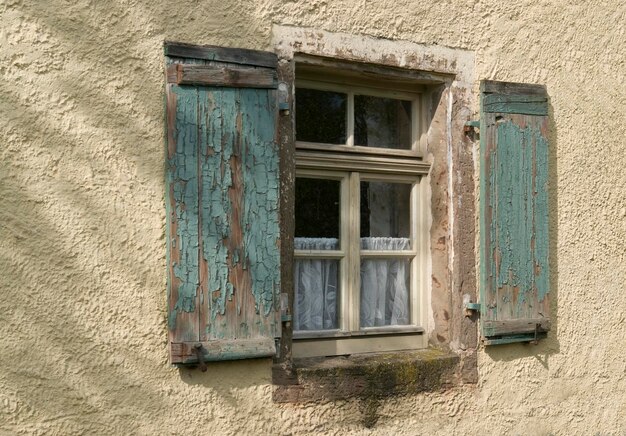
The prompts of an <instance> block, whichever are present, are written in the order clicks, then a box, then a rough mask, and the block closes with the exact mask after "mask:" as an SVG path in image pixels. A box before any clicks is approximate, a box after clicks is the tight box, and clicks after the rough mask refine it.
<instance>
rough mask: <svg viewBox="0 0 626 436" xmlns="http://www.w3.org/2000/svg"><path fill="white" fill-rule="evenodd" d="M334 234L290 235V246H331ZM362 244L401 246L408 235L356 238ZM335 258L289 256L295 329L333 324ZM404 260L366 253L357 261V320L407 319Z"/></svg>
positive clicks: (398, 322)
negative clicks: (292, 269) (291, 259)
mask: <svg viewBox="0 0 626 436" xmlns="http://www.w3.org/2000/svg"><path fill="white" fill-rule="evenodd" d="M338 248H339V241H338V240H337V239H335V238H295V249H296V250H336V249H338ZM361 248H362V249H364V250H407V249H409V248H410V242H409V239H408V238H387V237H377V238H361ZM338 273H339V261H337V260H330V259H298V260H296V262H295V273H294V282H295V300H296V310H295V312H296V313H295V317H294V329H295V330H323V329H336V328H338V324H337V309H338V308H337V290H338V280H339V274H338ZM408 281H409V261H408V260H407V259H402V258H395V259H366V260H362V262H361V308H360V313H361V326H362V327H378V326H386V325H404V324H408V323H409V283H408Z"/></svg>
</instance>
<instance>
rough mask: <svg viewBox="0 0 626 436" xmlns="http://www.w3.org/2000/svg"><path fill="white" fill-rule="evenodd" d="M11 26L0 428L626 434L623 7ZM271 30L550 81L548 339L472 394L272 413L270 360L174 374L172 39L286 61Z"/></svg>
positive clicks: (362, 10)
mask: <svg viewBox="0 0 626 436" xmlns="http://www.w3.org/2000/svg"><path fill="white" fill-rule="evenodd" d="M0 20H1V21H0V22H2V26H1V27H0V74H1V76H2V79H3V80H2V81H1V82H0V95H1V98H0V138H1V140H0V141H1V142H0V143H1V147H0V166H1V169H0V271H2V275H1V278H0V348H1V349H2V352H1V353H0V432H2V433H6V434H15V433H18V434H19V433H23V434H64V435H66V434H180V433H186V434H200V433H207V432H208V433H210V434H307V433H310V434H314V433H315V434H345V433H353V434H436V433H439V434H450V433H467V434H477V433H486V434H502V433H510V434H529V433H531V434H547V433H554V434H590V433H595V432H600V433H602V434H623V433H624V432H625V431H626V361H625V359H624V358H623V356H624V354H625V352H626V344H625V343H624V337H625V336H626V293H625V292H624V289H623V286H624V283H626V266H624V265H625V264H624V260H625V259H624V255H625V248H624V247H625V245H624V240H625V239H626V198H625V196H624V193H623V190H624V186H625V185H626V172H624V171H623V168H624V165H626V155H625V154H624V153H623V150H624V147H625V146H626V140H625V139H624V138H626V127H624V120H625V119H626V93H625V92H624V83H625V81H626V65H625V62H626V49H625V45H624V41H625V40H626V5H624V3H623V2H616V1H613V0H605V1H598V0H590V1H586V2H582V1H580V2H566V1H564V0H561V1H553V2H547V1H541V2H537V1H529V0H527V1H521V0H519V1H511V2H506V3H504V2H496V1H493V0H490V1H488V0H458V1H454V2H451V1H447V2H408V1H407V2H397V1H389V0H376V1H368V2H365V1H333V2H330V1H325V0H307V1H289V2H280V1H278V0H256V1H254V2H235V1H210V0H194V1H191V0H189V1H181V2H176V6H175V7H174V6H173V3H172V2H165V1H151V2H147V1H143V2H141V1H137V0H107V1H97V2H96V1H89V0H74V1H69V0H68V1H63V0H49V1H32V0H6V1H4V2H3V3H2V4H0ZM272 23H279V24H283V25H296V26H307V27H313V28H318V29H324V30H328V31H337V32H348V33H360V34H368V35H372V36H376V37H384V38H391V39H402V40H407V41H413V42H418V43H424V44H437V45H441V46H449V47H459V48H463V49H468V50H472V51H475V53H476V62H477V65H476V76H477V78H478V79H481V78H488V79H494V80H510V81H519V82H535V83H544V84H546V85H547V88H548V93H549V95H550V97H551V101H550V113H551V117H552V118H551V120H552V122H553V128H552V131H551V134H550V140H551V141H552V143H553V144H556V147H553V148H552V151H551V156H550V171H551V173H550V179H551V183H552V185H551V186H552V188H551V193H550V196H551V197H550V204H551V214H552V215H551V217H552V222H551V228H550V232H551V235H552V239H551V241H550V250H551V253H552V277H551V286H552V292H553V296H554V297H553V313H555V314H556V316H555V320H556V323H555V324H556V325H555V327H554V330H553V332H552V333H551V334H550V337H549V339H548V340H546V341H544V342H542V343H541V344H540V345H539V346H536V347H534V346H523V345H510V346H503V347H498V348H494V349H493V350H487V351H484V350H483V351H482V352H481V353H480V354H479V359H478V360H479V362H478V365H479V377H480V380H479V384H478V386H477V387H463V388H457V389H454V390H449V391H446V392H443V393H432V394H425V395H419V396H414V397H404V398H395V399H391V400H385V401H382V402H380V403H377V404H369V403H368V404H361V403H359V402H358V401H348V402H339V403H329V404H325V405H315V406H314V405H303V406H290V405H280V406H278V405H275V404H273V403H272V402H271V400H270V398H271V390H272V387H271V384H270V377H271V375H270V365H271V363H270V361H269V360H259V361H253V362H237V363H221V364H215V365H212V366H211V368H210V370H209V371H208V372H207V373H205V374H200V373H199V372H191V371H188V370H177V369H174V368H171V367H170V366H169V365H168V363H167V347H166V344H165V340H166V337H167V335H166V324H165V318H166V316H165V309H166V301H165V239H164V238H165V228H164V227H165V224H164V223H165V215H164V199H163V193H164V176H163V166H164V151H163V148H164V146H163V144H164V138H163V131H164V127H163V123H164V119H163V117H164V111H163V95H164V79H163V61H164V59H163V51H162V43H163V40H164V39H170V40H180V41H185V42H192V43H210V44H217V45H226V46H237V47H246V48H257V49H270V41H271V25H272ZM477 89H478V83H476V91H477ZM364 423H367V424H368V425H371V424H372V423H374V424H373V427H372V428H371V429H368V428H366V427H364Z"/></svg>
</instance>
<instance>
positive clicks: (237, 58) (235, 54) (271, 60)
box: [164, 41, 278, 68]
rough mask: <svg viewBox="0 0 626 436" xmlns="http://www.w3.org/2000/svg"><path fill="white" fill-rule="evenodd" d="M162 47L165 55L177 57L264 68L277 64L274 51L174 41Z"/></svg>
mask: <svg viewBox="0 0 626 436" xmlns="http://www.w3.org/2000/svg"><path fill="white" fill-rule="evenodd" d="M164 49H165V55H166V56H173V57H179V58H193V59H204V60H208V61H220V62H230V63H234V64H241V65H252V66H257V67H266V68H276V66H277V65H278V57H277V56H276V54H275V53H271V52H265V51H259V50H250V49H243V48H226V47H218V46H214V45H194V44H187V43H182V42H174V41H165V42H164Z"/></svg>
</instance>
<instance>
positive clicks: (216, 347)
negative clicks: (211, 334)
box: [170, 338, 276, 365]
mask: <svg viewBox="0 0 626 436" xmlns="http://www.w3.org/2000/svg"><path fill="white" fill-rule="evenodd" d="M196 344H200V345H202V356H203V358H204V360H205V361H207V362H216V361H221V360H241V359H250V358H258V357H272V356H274V355H275V354H276V343H275V341H274V339H273V338H259V339H231V340H211V341H201V342H172V343H170V349H171V363H172V364H182V365H190V364H191V365H193V364H196V363H198V358H197V356H196V352H195V349H194V347H195V345H196Z"/></svg>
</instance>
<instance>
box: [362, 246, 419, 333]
mask: <svg viewBox="0 0 626 436" xmlns="http://www.w3.org/2000/svg"><path fill="white" fill-rule="evenodd" d="M410 265H411V262H410V260H409V259H398V258H395V259H364V260H362V261H361V310H360V313H361V327H382V326H389V325H407V324H409V294H410V289H411V286H410V276H411V275H410V271H411V266H410Z"/></svg>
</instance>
